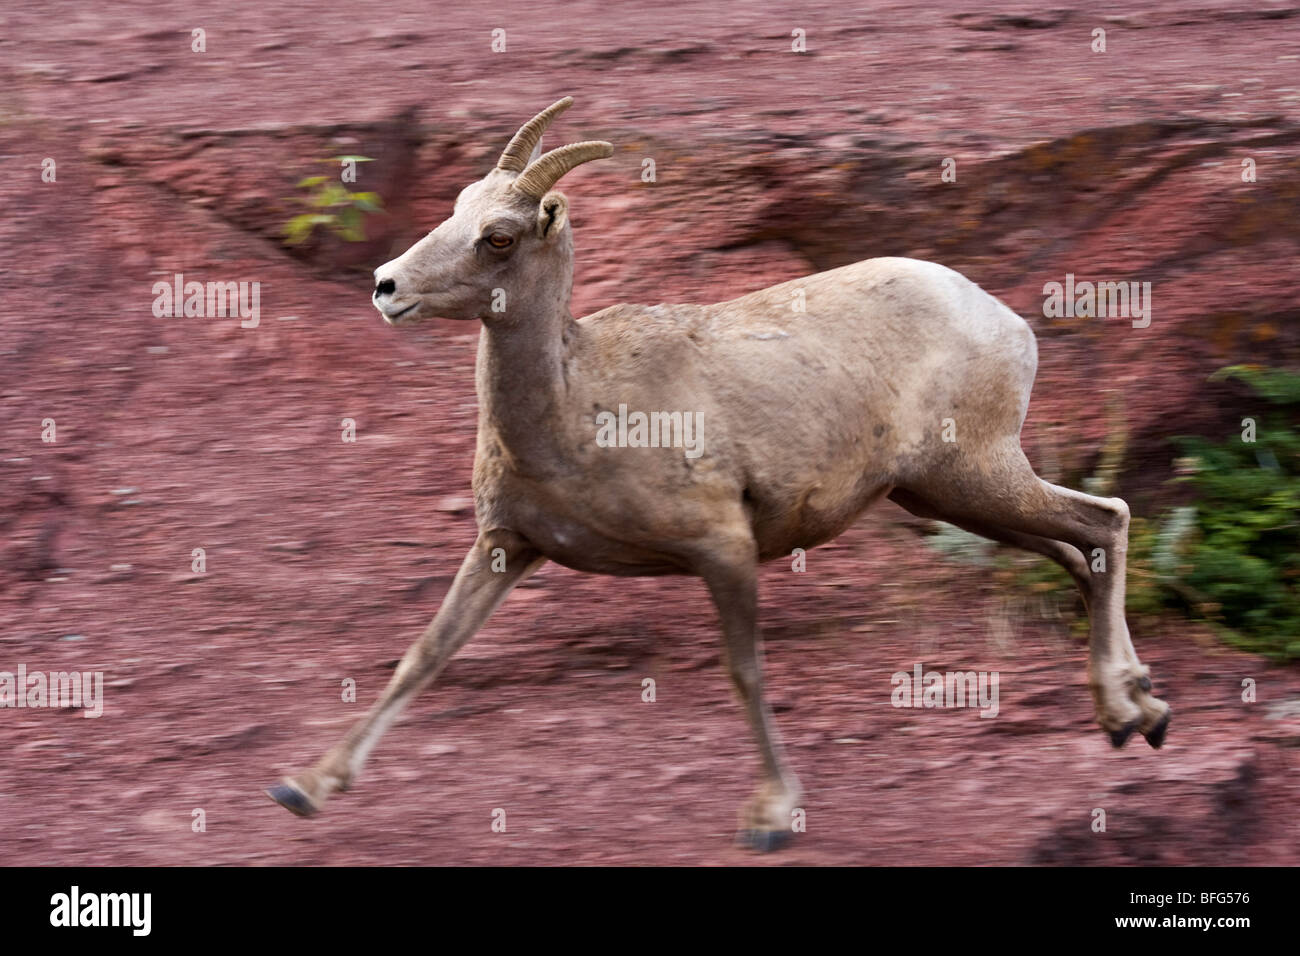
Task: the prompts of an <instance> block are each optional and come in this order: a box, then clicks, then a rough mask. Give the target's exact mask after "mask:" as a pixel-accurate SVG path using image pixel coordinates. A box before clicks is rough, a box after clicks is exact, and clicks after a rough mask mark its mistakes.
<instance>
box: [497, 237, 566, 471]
mask: <svg viewBox="0 0 1300 956" xmlns="http://www.w3.org/2000/svg"><path fill="white" fill-rule="evenodd" d="M565 265H566V266H567V268H564V269H559V270H556V271H555V272H552V273H551V274H550V276H548V277H547V279H546V280H545V281H542V282H538V283H536V284H535V289H534V292H533V294H531V295H529V296H528V297H527V301H526V302H524V303H521V304H518V305H517V307H516V308H514V309H511V311H510V313H509V316H508V318H505V319H489V320H486V321H484V323H483V331H482V333H481V334H480V336H479V345H478V362H477V368H476V374H475V378H476V386H477V392H478V402H479V431H480V433H482V432H484V430H485V429H486V430H487V431H488V432H489V433H490V434H492V435H494V436H495V437H496V439H497V440H498V441H499V442H500V443H501V445H502V446H503V450H504V451H505V452H506V454H507V455H509V457H510V458H511V459H512V463H513V464H514V465H515V466H516V467H519V468H521V469H523V470H526V471H529V472H534V473H537V474H544V473H547V472H550V471H552V470H553V469H554V465H555V464H556V463H555V462H554V461H553V460H552V459H553V458H554V455H553V453H552V452H553V450H554V448H555V445H556V440H557V438H558V437H559V436H560V434H561V433H562V432H563V431H564V425H565V418H564V415H563V405H564V401H565V398H566V392H567V385H566V380H565V364H566V362H567V359H568V351H569V343H570V340H571V338H572V336H573V335H574V334H576V330H577V323H576V322H575V321H574V319H573V316H572V315H571V314H570V312H569V293H570V290H571V289H572V287H573V263H572V259H571V258H570V259H569V261H568V262H567V263H565Z"/></svg>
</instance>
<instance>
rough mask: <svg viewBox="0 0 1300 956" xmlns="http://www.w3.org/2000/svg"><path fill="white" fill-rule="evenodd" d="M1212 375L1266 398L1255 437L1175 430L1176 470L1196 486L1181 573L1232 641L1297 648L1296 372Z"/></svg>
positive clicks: (1292, 655) (1237, 370)
mask: <svg viewBox="0 0 1300 956" xmlns="http://www.w3.org/2000/svg"><path fill="white" fill-rule="evenodd" d="M1215 378H1217V379H1219V380H1223V379H1229V378H1231V379H1236V380H1238V381H1241V382H1242V383H1244V384H1245V385H1247V386H1248V387H1249V388H1250V390H1251V391H1252V392H1253V393H1254V394H1255V395H1257V396H1258V397H1259V398H1260V399H1262V400H1263V401H1264V402H1265V403H1267V405H1266V407H1264V408H1262V409H1261V412H1260V413H1259V414H1258V415H1253V416H1248V417H1251V418H1253V419H1254V420H1255V435H1254V438H1255V440H1254V441H1246V440H1244V438H1243V437H1241V436H1237V437H1234V438H1231V439H1229V440H1227V441H1224V442H1211V441H1207V440H1206V439H1204V438H1192V437H1185V438H1180V439H1178V444H1179V446H1180V447H1181V448H1182V450H1183V452H1184V454H1185V455H1186V456H1187V458H1186V466H1185V470H1186V471H1187V472H1188V474H1186V475H1184V476H1183V477H1181V478H1180V479H1179V480H1180V481H1185V482H1188V483H1190V484H1191V485H1192V486H1193V487H1194V488H1195V489H1196V493H1197V503H1196V532H1195V535H1194V540H1193V541H1192V542H1191V547H1190V549H1189V550H1188V553H1187V554H1186V561H1187V562H1188V564H1189V567H1188V568H1187V570H1186V572H1185V573H1184V574H1183V575H1181V579H1182V580H1183V581H1184V582H1185V583H1186V585H1187V588H1188V589H1189V591H1190V592H1191V593H1192V595H1194V597H1195V598H1196V607H1197V609H1198V610H1199V611H1200V612H1201V613H1204V614H1205V615H1206V616H1207V617H1209V619H1210V620H1211V621H1213V622H1215V623H1216V624H1217V625H1218V626H1219V630H1220V632H1221V633H1222V634H1223V636H1224V637H1225V638H1226V639H1227V640H1229V641H1230V642H1232V643H1234V644H1237V645H1239V646H1242V647H1245V648H1247V649H1249V650H1253V651H1256V652H1259V653H1262V654H1266V655H1268V656H1271V657H1278V658H1284V659H1296V658H1300V427H1298V426H1300V375H1297V374H1295V373H1292V372H1288V371H1285V370H1283V369H1267V368H1261V367H1258V366H1246V365H1237V366H1232V367H1230V368H1226V369H1223V370H1221V371H1220V372H1218V373H1216V375H1215ZM1245 427H1246V426H1245V425H1243V429H1245Z"/></svg>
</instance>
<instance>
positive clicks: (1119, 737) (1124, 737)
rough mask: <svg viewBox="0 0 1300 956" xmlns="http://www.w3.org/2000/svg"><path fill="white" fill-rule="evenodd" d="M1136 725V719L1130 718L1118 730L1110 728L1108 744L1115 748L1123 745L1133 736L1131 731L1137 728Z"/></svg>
mask: <svg viewBox="0 0 1300 956" xmlns="http://www.w3.org/2000/svg"><path fill="white" fill-rule="evenodd" d="M1137 725H1138V722H1137V721H1136V720H1131V721H1129V722H1128V723H1127V724H1125V725H1124V726H1123V727H1121V728H1120V729H1119V730H1112V731H1111V732H1110V745H1111V746H1112V747H1116V748H1118V747H1123V746H1124V745H1125V744H1126V743H1128V739H1129V738H1130V737H1132V736H1133V731H1135V730H1137Z"/></svg>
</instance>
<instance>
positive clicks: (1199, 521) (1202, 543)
mask: <svg viewBox="0 0 1300 956" xmlns="http://www.w3.org/2000/svg"><path fill="white" fill-rule="evenodd" d="M1214 378H1215V379H1216V380H1219V381H1223V380H1226V379H1235V380H1237V381H1239V382H1242V383H1243V384H1245V385H1246V386H1247V387H1249V388H1250V390H1251V391H1252V392H1253V393H1254V394H1255V395H1256V396H1257V397H1258V398H1259V399H1260V400H1261V404H1260V408H1259V411H1258V413H1257V414H1245V415H1243V418H1244V419H1250V420H1251V421H1250V422H1246V421H1243V423H1242V426H1241V432H1240V433H1237V434H1234V435H1233V436H1231V437H1229V438H1228V439H1226V440H1224V441H1210V440H1208V439H1206V438H1197V437H1180V438H1177V439H1175V442H1176V444H1177V445H1178V446H1179V448H1180V450H1181V451H1182V452H1183V455H1184V457H1182V458H1180V459H1179V460H1178V461H1177V462H1175V465H1176V468H1177V471H1178V477H1176V478H1175V479H1174V481H1176V482H1179V483H1184V484H1187V485H1190V486H1191V488H1192V489H1193V490H1194V491H1195V496H1196V497H1195V501H1194V502H1193V503H1192V504H1191V505H1187V506H1183V507H1178V508H1172V509H1170V510H1169V511H1167V512H1165V513H1164V514H1163V515H1162V516H1161V517H1160V518H1159V519H1155V520H1151V519H1143V518H1139V517H1134V518H1133V519H1132V523H1131V525H1130V528H1129V553H1128V565H1127V566H1128V578H1127V588H1128V601H1127V611H1128V615H1129V620H1130V622H1131V623H1135V624H1138V625H1139V626H1140V622H1141V621H1143V620H1144V619H1146V620H1148V621H1149V620H1150V619H1152V618H1155V617H1158V616H1161V615H1168V614H1169V613H1171V612H1175V611H1181V612H1182V613H1184V614H1187V615H1190V616H1192V617H1194V618H1197V619H1200V620H1203V621H1205V622H1207V623H1208V624H1209V625H1210V626H1211V627H1212V628H1213V630H1214V631H1215V632H1216V633H1218V634H1219V636H1220V637H1221V638H1222V639H1223V640H1225V641H1226V642H1228V643H1231V644H1234V645H1236V646H1238V647H1241V648H1243V649H1245V650H1249V651H1252V652H1254V653H1258V654H1263V655H1265V656H1268V657H1272V658H1275V659H1279V660H1300V374H1296V373H1293V372H1288V371H1285V370H1282V369H1267V368H1261V367H1258V366H1244V365H1243V366H1232V367H1230V368H1226V369H1223V370H1221V371H1220V372H1218V373H1216V374H1215V376H1214ZM1251 422H1253V432H1252V431H1251ZM1114 433H1115V435H1118V436H1120V437H1119V438H1117V439H1116V440H1115V441H1111V440H1108V441H1107V443H1106V449H1105V452H1104V454H1103V456H1102V465H1101V466H1100V467H1099V473H1100V472H1102V471H1110V472H1114V471H1116V470H1117V467H1116V466H1117V459H1116V456H1117V455H1118V456H1120V457H1122V454H1123V451H1122V445H1123V437H1122V436H1123V426H1122V423H1121V424H1117V425H1115V426H1114ZM1251 438H1253V439H1254V440H1253V441H1252V440H1250V439H1251ZM1108 477H1109V476H1108V475H1100V474H1099V475H1098V476H1093V477H1092V478H1090V479H1087V480H1085V482H1084V484H1085V485H1086V486H1089V490H1093V488H1094V487H1095V486H1096V484H1097V483H1098V482H1103V483H1105V482H1106V481H1107V479H1108ZM1100 493H1113V492H1111V491H1108V490H1103V491H1101V492H1100ZM999 564H1000V566H1001V567H1002V568H1003V569H1004V571H1005V570H1010V571H1011V573H1012V575H1013V577H1014V580H1015V582H1016V584H1017V585H1018V586H1020V587H1024V588H1026V589H1028V590H1031V591H1036V592H1047V593H1058V592H1059V593H1064V592H1073V591H1074V582H1073V581H1071V579H1070V577H1069V575H1067V574H1066V573H1065V572H1064V571H1063V570H1062V569H1061V568H1059V567H1058V566H1057V565H1056V564H1054V563H1052V562H1049V561H1046V560H1044V559H1032V561H1031V562H1028V563H1027V562H1026V561H1024V560H1023V559H1020V558H1019V556H1018V555H1017V556H1016V557H1014V558H1013V557H1012V556H1011V555H1010V554H1009V553H1007V552H1004V553H1003V554H1002V555H1000V556H999ZM1076 623H1077V624H1078V625H1079V626H1080V627H1082V620H1079V621H1078V622H1076Z"/></svg>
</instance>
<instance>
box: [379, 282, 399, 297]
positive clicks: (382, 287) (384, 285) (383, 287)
mask: <svg viewBox="0 0 1300 956" xmlns="http://www.w3.org/2000/svg"><path fill="white" fill-rule="evenodd" d="M396 290H397V283H396V282H394V281H393V280H392V279H381V280H380V281H379V284H378V285H376V286H375V295H377V296H378V295H392V294H393V293H394V292H395V291H396Z"/></svg>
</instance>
